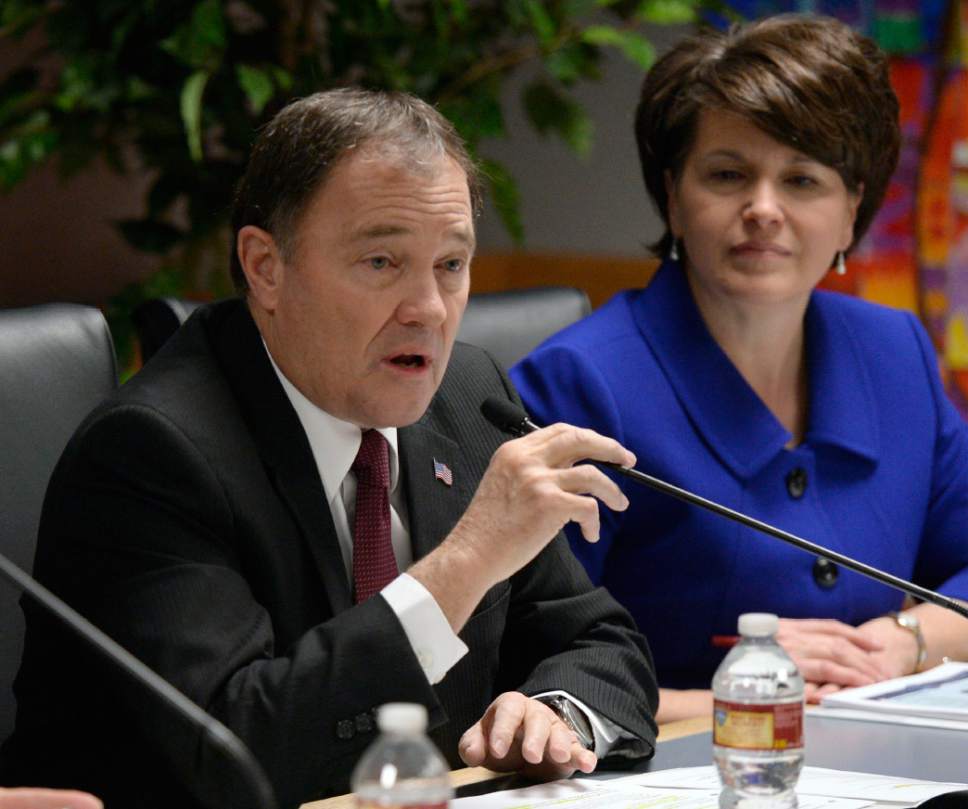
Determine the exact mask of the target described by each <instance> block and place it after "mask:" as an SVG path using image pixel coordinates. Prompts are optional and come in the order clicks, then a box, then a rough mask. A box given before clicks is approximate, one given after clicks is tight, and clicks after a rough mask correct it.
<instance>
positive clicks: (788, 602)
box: [512, 16, 968, 721]
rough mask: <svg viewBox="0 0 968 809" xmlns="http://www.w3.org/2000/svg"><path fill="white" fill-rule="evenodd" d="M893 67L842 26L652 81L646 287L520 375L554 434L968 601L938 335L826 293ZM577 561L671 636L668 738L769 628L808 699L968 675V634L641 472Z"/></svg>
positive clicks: (812, 20) (880, 157) (963, 446)
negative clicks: (742, 644)
mask: <svg viewBox="0 0 968 809" xmlns="http://www.w3.org/2000/svg"><path fill="white" fill-rule="evenodd" d="M897 114H898V107H897V100H896V98H895V96H894V93H893V91H892V90H891V87H890V83H889V80H888V73H887V66H886V62H885V58H884V56H883V54H882V53H881V52H880V51H878V50H877V48H876V46H875V45H874V44H873V43H872V42H870V41H869V40H867V39H866V38H864V37H861V36H859V35H857V34H856V33H854V32H852V31H851V30H850V29H849V28H848V27H846V26H844V25H842V24H841V23H839V22H837V21H835V20H832V19H826V18H817V17H797V16H783V17H774V18H770V19H766V20H762V21H759V22H756V23H752V24H749V25H746V26H742V27H738V28H734V29H733V30H731V31H730V32H729V33H727V34H722V33H705V34H702V35H699V36H698V37H694V38H692V39H689V40H686V41H684V42H682V43H680V44H679V45H678V46H677V47H675V48H673V50H672V51H670V52H669V53H668V54H666V55H665V56H664V57H663V58H662V59H660V60H659V62H658V63H657V64H656V65H655V67H654V68H653V69H652V71H651V72H650V73H649V75H648V76H647V77H646V80H645V83H644V86H643V90H642V97H641V102H640V104H639V108H638V113H637V120H636V135H637V138H638V142H639V151H640V156H641V160H642V166H643V174H644V176H645V181H646V186H647V188H648V191H649V193H650V196H651V197H652V199H653V202H654V203H655V204H656V206H657V208H658V210H659V212H660V214H661V215H662V218H663V220H664V222H665V224H666V228H667V230H666V232H665V234H664V236H663V237H662V239H661V240H660V241H659V243H658V244H657V245H656V246H655V247H656V251H657V253H658V254H659V255H663V256H665V260H664V261H663V263H662V266H661V267H660V269H659V271H658V273H657V274H656V276H655V277H654V279H653V280H652V282H651V283H650V284H649V286H648V287H647V288H646V289H643V290H635V291H629V292H625V293H623V294H621V295H619V296H617V297H616V298H614V299H613V300H612V301H610V302H609V303H608V304H606V305H605V306H604V307H602V308H601V309H599V310H598V311H596V312H595V313H594V314H593V315H591V316H590V317H589V318H587V319H586V320H584V321H582V322H580V323H578V324H576V325H575V326H573V327H571V328H569V329H566V330H565V331H563V332H561V333H560V334H558V335H556V336H555V337H552V338H551V339H550V340H548V341H547V342H545V343H544V344H543V345H542V346H540V347H539V348H538V349H536V350H535V351H534V352H533V353H532V354H531V355H530V356H529V357H527V358H526V359H525V360H524V361H523V362H522V363H520V364H519V365H518V366H517V367H515V368H514V369H513V371H512V378H513V380H514V382H515V384H516V385H517V387H518V390H519V391H520V393H521V396H522V397H523V398H524V401H525V404H526V405H527V406H528V408H529V410H530V412H531V415H532V418H533V419H534V420H535V421H537V422H538V423H551V422H555V421H564V422H570V423H573V424H577V425H581V426H586V427H591V428H593V429H595V430H597V431H599V432H601V433H604V434H606V435H611V436H613V437H614V438H616V439H618V440H619V441H620V442H621V443H623V444H624V445H625V446H626V447H628V448H629V449H631V450H632V451H633V452H634V453H635V454H636V456H637V458H638V466H639V468H641V469H643V470H644V471H647V472H649V473H650V474H654V475H656V476H659V477H661V478H664V479H666V480H669V481H671V482H673V483H676V484H678V485H681V486H684V487H686V488H688V489H691V490H693V491H695V492H697V493H699V494H701V495H703V496H705V497H708V498H711V499H713V500H716V501H718V502H720V503H724V504H726V505H728V506H731V507H733V508H735V509H738V510H740V511H743V512H745V513H747V514H750V515H752V516H755V517H757V518H759V519H762V520H765V521H767V522H770V523H772V524H774V525H777V526H779V527H781V528H784V529H786V530H788V531H792V532H793V533H796V534H799V535H800V536H804V537H807V538H809V539H812V540H813V541H815V542H819V543H821V544H823V545H826V546H828V547H831V548H833V549H835V550H838V551H841V552H842V553H845V554H847V555H850V556H854V557H855V558H858V559H860V560H862V561H865V562H867V563H869V564H872V565H875V566H877V567H880V568H883V569H885V570H888V571H890V572H892V573H894V574H896V575H898V576H901V577H904V578H913V579H914V580H915V581H917V582H919V583H920V584H923V585H925V586H927V587H930V588H936V589H938V590H940V591H941V592H943V593H946V594H947V595H950V596H952V597H956V598H959V599H965V600H968V425H966V423H965V421H964V420H962V419H961V417H960V416H959V415H958V414H957V412H956V411H955V409H954V407H953V406H952V405H951V403H950V402H949V401H948V399H947V398H946V396H945V393H944V390H943V388H942V385H941V382H940V379H939V376H938V372H937V363H936V358H935V354H934V351H933V348H932V346H931V343H930V340H929V339H928V337H927V335H926V334H925V332H924V330H923V328H922V327H921V325H920V324H919V323H918V321H917V320H916V318H914V317H913V316H911V315H910V314H907V313H904V312H899V311H894V310H891V309H887V308H884V307H880V306H876V305H873V304H870V303H865V302H862V301H858V300H856V299H853V298H849V297H846V296H842V295H838V294H833V293H827V292H821V291H817V290H816V289H815V287H816V285H817V284H818V283H819V282H820V280H821V279H822V278H823V276H824V275H825V274H826V273H827V272H828V271H829V270H831V268H835V271H838V272H843V271H844V269H845V255H846V254H847V253H848V252H849V250H850V248H851V247H852V246H854V245H855V244H856V243H857V241H858V240H859V239H860V238H861V236H862V235H863V233H864V232H865V230H866V229H867V227H868V225H869V224H870V221H871V219H872V218H873V216H874V214H875V212H876V211H877V208H878V207H879V205H880V203H881V201H882V199H883V196H884V192H885V189H886V187H887V183H888V181H889V179H890V176H891V173H892V172H893V169H894V167H895V165H896V162H897V156H898V147H899V131H898V123H897ZM619 481H620V484H621V485H622V487H623V490H624V491H625V493H626V495H627V496H628V497H629V499H630V501H631V506H630V508H629V509H628V510H627V511H626V512H624V513H616V512H611V511H609V510H607V509H603V510H602V515H601V519H602V528H601V539H600V541H599V542H598V543H596V544H588V543H586V542H584V541H583V540H582V539H581V538H580V535H579V534H578V533H577V532H572V533H571V539H572V546H573V548H574V550H575V552H576V553H577V555H578V556H579V558H580V559H581V560H582V562H583V563H584V564H585V566H586V567H587V569H588V570H589V572H590V574H591V576H592V579H593V580H594V581H596V582H597V583H601V584H603V585H605V586H606V587H608V588H609V590H611V592H612V594H613V595H615V596H616V597H617V598H618V599H619V601H621V602H623V603H624V604H625V606H626V607H628V608H629V609H630V610H631V612H632V613H633V615H634V616H635V618H636V620H637V621H638V622H639V626H640V628H641V629H642V630H643V631H644V632H645V634H646V635H647V637H648V638H649V642H650V644H651V646H652V649H653V653H654V655H655V659H656V664H657V669H658V674H659V682H660V685H662V686H663V690H662V691H661V697H660V711H659V717H658V718H659V720H660V721H670V720H672V719H676V718H682V717H684V716H689V715H693V714H699V713H703V712H706V711H709V710H710V709H711V697H710V695H709V692H708V690H707V689H708V686H709V683H710V681H711V678H712V675H713V671H714V670H715V668H716V666H717V664H718V663H719V661H720V660H721V659H722V656H723V654H724V651H723V649H722V648H720V646H719V645H718V644H717V642H716V639H717V638H718V637H719V636H729V635H732V634H733V633H734V632H735V630H736V620H737V617H738V616H739V615H740V614H741V613H744V612H749V611H758V612H761V611H766V612H775V613H777V614H778V615H780V616H781V618H782V619H783V620H781V629H780V634H779V640H780V642H781V643H782V644H783V645H784V647H785V648H786V649H787V651H788V652H789V653H790V654H791V655H792V656H793V658H794V659H795V661H796V662H797V664H798V665H799V667H800V669H801V671H802V672H803V674H804V676H805V678H806V679H807V681H808V683H809V685H808V692H807V693H808V698H809V699H811V700H814V701H816V700H818V699H819V698H820V697H821V696H822V695H823V694H825V693H828V692H830V691H834V690H836V689H839V688H843V687H850V686H856V685H862V684H866V683H871V682H875V681H878V680H882V679H886V678H890V677H895V676H899V675H902V674H907V673H910V672H913V671H915V670H918V669H921V668H924V667H927V666H931V665H935V664H937V663H938V662H940V661H941V660H942V658H944V657H952V658H959V659H968V621H965V620H964V619H962V618H960V617H958V616H957V615H954V614H952V613H950V612H947V611H945V610H944V609H942V608H940V607H937V606H934V605H930V604H918V605H914V604H911V603H906V602H904V601H903V599H902V595H901V594H899V593H897V592H896V591H894V590H892V589H889V588H887V587H886V586H884V585H881V584H879V583H877V582H874V581H872V580H870V579H866V578H864V577H862V576H859V575H858V574H855V573H852V572H850V571H847V570H843V569H838V568H837V567H836V566H834V565H831V564H829V563H825V562H823V561H821V560H817V559H816V558H814V557H812V556H810V555H808V554H805V553H804V552H802V551H800V550H798V549H796V548H793V547H790V546H788V545H785V544H783V543H781V542H779V541H776V540H773V539H770V538H767V537H765V536H762V535H759V534H757V533H755V532H753V531H752V530H750V529H746V528H744V527H742V526H739V525H736V524H734V523H732V522H728V521H726V520H724V519H723V518H721V517H718V516H716V515H713V514H710V513H708V512H705V511H702V510H700V509H698V508H695V507H693V506H689V505H686V504H684V503H681V502H679V501H678V500H673V499H670V498H668V497H666V496H664V495H661V494H659V493H656V492H653V491H651V490H648V489H644V488H641V487H636V486H634V484H630V483H629V482H628V481H626V480H625V479H623V478H620V479H619Z"/></svg>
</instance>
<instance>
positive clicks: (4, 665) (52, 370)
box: [0, 304, 117, 740]
mask: <svg viewBox="0 0 968 809" xmlns="http://www.w3.org/2000/svg"><path fill="white" fill-rule="evenodd" d="M116 386H117V367H116V363H115V357H114V344H113V343H112V342H111V334H110V332H109V331H108V325H107V323H106V322H105V320H104V317H103V316H102V315H101V313H100V312H99V311H98V310H97V309H93V308H91V307H89V306H78V305H74V304H49V305H45V306H37V307H32V308H28V309H8V310H3V311H0V552H2V553H3V554H4V555H5V556H7V557H8V558H9V559H11V560H12V561H13V562H14V563H15V564H16V565H18V566H19V567H21V568H23V569H24V570H26V571H27V572H30V570H31V568H32V566H33V561H34V547H35V544H36V536H37V524H38V522H39V520H40V509H41V505H42V503H43V498H44V492H45V491H46V489H47V481H48V479H49V478H50V474H51V472H52V471H53V469H54V465H55V464H56V463H57V459H58V458H59V457H60V454H61V452H62V451H63V449H64V447H65V445H66V444H67V441H68V439H69V438H70V436H71V434H72V433H73V432H74V430H75V428H76V427H77V426H78V424H80V422H81V420H82V419H83V418H84V416H86V415H87V414H88V412H90V410H91V409H92V408H93V407H94V406H95V405H96V404H97V403H98V402H100V401H101V400H102V399H103V398H104V397H106V396H107V395H108V394H110V393H111V391H113V390H114V388H115V387H116ZM19 597H20V593H19V592H17V591H16V589H15V588H14V587H13V585H12V584H10V583H9V582H7V581H5V580H0V740H2V739H5V738H6V737H7V736H9V735H10V732H11V731H12V730H13V722H14V714H15V706H14V698H13V693H12V692H11V684H12V682H13V678H14V675H15V674H16V673H17V669H18V667H19V665H20V655H21V652H22V647H23V615H22V613H21V611H20V607H19V605H18V603H17V602H18V599H19Z"/></svg>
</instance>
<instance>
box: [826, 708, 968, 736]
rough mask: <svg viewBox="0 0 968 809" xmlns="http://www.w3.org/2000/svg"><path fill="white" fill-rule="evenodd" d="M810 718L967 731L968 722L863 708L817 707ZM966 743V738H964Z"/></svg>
mask: <svg viewBox="0 0 968 809" xmlns="http://www.w3.org/2000/svg"><path fill="white" fill-rule="evenodd" d="M810 715H811V716H820V717H823V718H824V719H850V720H853V721H859V722H882V723H885V724H888V725H907V726H908V727H920V728H942V729H943V730H961V731H968V720H964V721H958V720H955V719H934V718H930V717H927V716H906V715H904V714H898V713H876V712H874V711H865V710H864V709H863V708H830V707H828V706H826V705H817V706H814V707H811V708H810ZM965 742H966V743H968V736H966V737H965Z"/></svg>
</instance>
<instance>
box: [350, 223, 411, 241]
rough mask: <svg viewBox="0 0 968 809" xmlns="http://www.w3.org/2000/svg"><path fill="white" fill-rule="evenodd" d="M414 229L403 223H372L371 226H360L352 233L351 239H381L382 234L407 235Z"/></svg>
mask: <svg viewBox="0 0 968 809" xmlns="http://www.w3.org/2000/svg"><path fill="white" fill-rule="evenodd" d="M411 232H412V231H411V230H410V228H407V227H403V226H402V225H371V226H370V227H365V228H359V229H357V230H354V231H353V232H352V233H350V240H351V241H354V242H362V241H366V240H367V239H379V238H380V237H382V236H406V235H407V234H408V233H411Z"/></svg>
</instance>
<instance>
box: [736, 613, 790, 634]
mask: <svg viewBox="0 0 968 809" xmlns="http://www.w3.org/2000/svg"><path fill="white" fill-rule="evenodd" d="M779 628H780V619H779V618H777V617H776V616H775V615H774V614H773V613H771V612H746V613H743V614H742V615H740V616H739V634H740V635H742V636H743V637H744V638H765V637H767V636H768V635H775V634H776V632H777V630H778V629H779Z"/></svg>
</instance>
